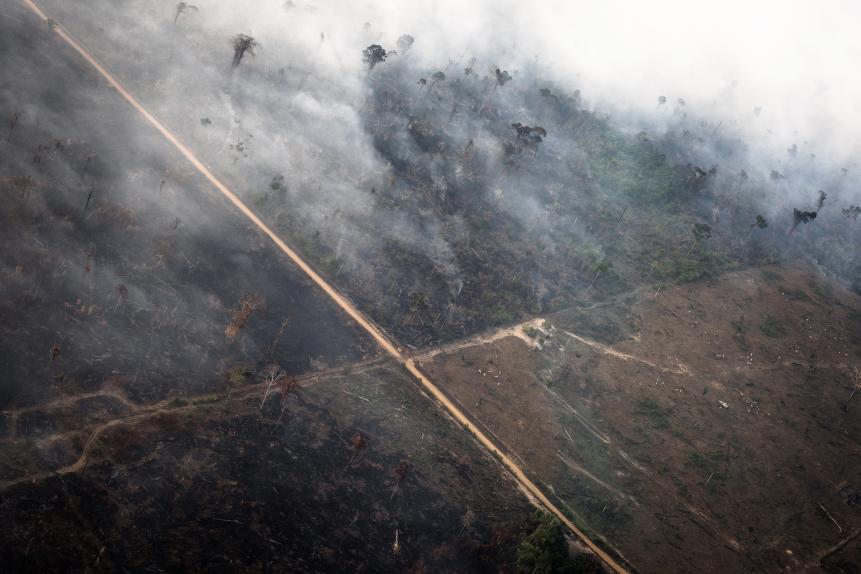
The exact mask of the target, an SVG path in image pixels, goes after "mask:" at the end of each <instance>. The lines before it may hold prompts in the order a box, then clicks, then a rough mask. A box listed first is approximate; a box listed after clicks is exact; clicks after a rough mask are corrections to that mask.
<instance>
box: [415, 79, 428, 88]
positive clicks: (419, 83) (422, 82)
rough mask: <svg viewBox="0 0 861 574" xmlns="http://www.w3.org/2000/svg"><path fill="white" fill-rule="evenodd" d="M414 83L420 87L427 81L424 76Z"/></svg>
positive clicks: (425, 84)
mask: <svg viewBox="0 0 861 574" xmlns="http://www.w3.org/2000/svg"><path fill="white" fill-rule="evenodd" d="M416 84H418V85H419V86H421V87H425V86H427V85H428V81H427V80H426V79H424V78H419V81H418V82H416Z"/></svg>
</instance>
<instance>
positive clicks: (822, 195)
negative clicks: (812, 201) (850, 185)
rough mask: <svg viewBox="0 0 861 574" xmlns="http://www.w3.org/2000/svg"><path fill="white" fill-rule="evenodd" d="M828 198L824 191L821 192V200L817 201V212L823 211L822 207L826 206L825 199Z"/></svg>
mask: <svg viewBox="0 0 861 574" xmlns="http://www.w3.org/2000/svg"><path fill="white" fill-rule="evenodd" d="M826 197H828V196H827V195H826V193H825V192H824V191H822V190H821V189H820V190H819V198H818V199H817V200H816V211H819V210H820V209H822V206H823V205H825V198H826Z"/></svg>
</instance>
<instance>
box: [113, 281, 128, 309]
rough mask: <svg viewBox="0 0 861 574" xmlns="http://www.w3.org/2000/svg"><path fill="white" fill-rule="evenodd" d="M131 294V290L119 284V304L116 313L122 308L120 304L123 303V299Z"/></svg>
mask: <svg viewBox="0 0 861 574" xmlns="http://www.w3.org/2000/svg"><path fill="white" fill-rule="evenodd" d="M128 294H129V288H128V287H126V286H125V285H123V284H122V283H119V284H117V304H116V305H115V306H114V313H116V312H117V308H118V307H119V306H120V303H122V302H123V299H125V298H126V295H128Z"/></svg>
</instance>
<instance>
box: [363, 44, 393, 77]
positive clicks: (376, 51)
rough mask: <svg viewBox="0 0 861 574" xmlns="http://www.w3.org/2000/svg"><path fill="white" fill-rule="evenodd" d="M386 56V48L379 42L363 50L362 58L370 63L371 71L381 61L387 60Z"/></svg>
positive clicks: (369, 68)
mask: <svg viewBox="0 0 861 574" xmlns="http://www.w3.org/2000/svg"><path fill="white" fill-rule="evenodd" d="M386 56H387V54H386V50H385V49H384V48H383V47H382V46H380V45H379V44H371V45H370V46H368V47H367V48H365V49H364V50H363V51H362V60H364V62H365V63H366V64H367V65H368V70H369V71H370V70H373V69H374V66H376V65H377V64H379V63H380V62H385V61H386Z"/></svg>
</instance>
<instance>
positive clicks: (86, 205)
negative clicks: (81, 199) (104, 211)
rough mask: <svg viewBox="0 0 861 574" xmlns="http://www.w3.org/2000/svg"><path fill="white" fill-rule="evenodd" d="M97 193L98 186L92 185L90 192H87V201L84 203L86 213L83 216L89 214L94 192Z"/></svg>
mask: <svg viewBox="0 0 861 574" xmlns="http://www.w3.org/2000/svg"><path fill="white" fill-rule="evenodd" d="M94 193H96V188H95V187H91V188H90V192H89V193H88V194H87V201H86V202H85V203H84V213H83V216H84V217H86V216H87V208H88V207H89V206H90V200H91V199H93V194H94Z"/></svg>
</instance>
